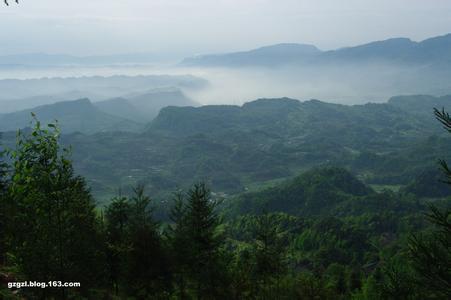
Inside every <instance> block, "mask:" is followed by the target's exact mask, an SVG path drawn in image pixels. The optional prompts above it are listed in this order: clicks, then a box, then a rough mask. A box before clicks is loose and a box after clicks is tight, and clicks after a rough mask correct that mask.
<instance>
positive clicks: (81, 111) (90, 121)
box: [0, 99, 142, 134]
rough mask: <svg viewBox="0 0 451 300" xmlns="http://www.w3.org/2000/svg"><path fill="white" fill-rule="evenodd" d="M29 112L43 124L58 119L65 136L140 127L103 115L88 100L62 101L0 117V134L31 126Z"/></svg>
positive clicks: (134, 129)
mask: <svg viewBox="0 0 451 300" xmlns="http://www.w3.org/2000/svg"><path fill="white" fill-rule="evenodd" d="M31 113H34V114H36V116H37V118H38V119H39V120H40V121H41V122H42V123H43V124H48V123H51V122H52V123H53V122H54V121H55V120H58V123H59V124H60V126H61V129H62V131H63V132H65V133H69V132H82V133H87V134H90V133H94V132H102V131H138V130H139V129H140V128H141V127H142V125H140V124H139V123H137V122H133V121H131V120H127V119H124V118H120V117H116V116H112V115H109V114H107V113H104V112H103V111H101V110H100V109H99V108H97V107H96V106H94V105H93V104H92V103H91V102H90V101H89V99H80V100H74V101H64V102H58V103H55V104H49V105H43V106H38V107H35V108H33V109H28V110H23V111H18V112H14V113H9V114H4V115H0V131H15V130H17V129H21V128H25V127H27V126H29V125H30V122H31V119H32V118H31Z"/></svg>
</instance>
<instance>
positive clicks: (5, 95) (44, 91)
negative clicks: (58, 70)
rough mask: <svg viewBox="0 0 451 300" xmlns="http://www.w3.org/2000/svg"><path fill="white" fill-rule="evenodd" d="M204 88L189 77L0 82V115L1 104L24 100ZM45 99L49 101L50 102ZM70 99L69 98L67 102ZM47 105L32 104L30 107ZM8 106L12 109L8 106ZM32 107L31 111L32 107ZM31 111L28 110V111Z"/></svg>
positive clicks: (98, 97)
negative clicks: (162, 89) (163, 89)
mask: <svg viewBox="0 0 451 300" xmlns="http://www.w3.org/2000/svg"><path fill="white" fill-rule="evenodd" d="M206 85H208V82H207V81H206V80H205V79H202V78H199V77H196V76H192V75H140V76H125V75H115V76H107V77H104V76H83V77H65V78H62V77H55V78H39V79H26V80H19V79H4V80H0V91H2V92H1V94H0V113H1V112H4V111H3V110H2V107H3V105H2V102H3V101H6V102H8V101H20V100H21V99H24V98H42V99H44V98H45V97H48V95H52V96H51V97H55V96H56V97H59V98H60V101H61V100H70V99H75V98H77V97H79V98H84V97H89V98H90V99H91V100H93V101H99V100H106V99H108V98H113V97H123V96H128V95H132V94H134V95H137V94H144V93H146V92H148V91H150V90H153V89H161V88H178V89H194V90H195V89H201V88H203V87H205V86H206ZM62 96H64V98H63V97H62ZM51 97H49V98H51ZM67 97H72V98H67ZM50 103H52V102H47V103H35V105H33V106H37V105H41V104H50ZM9 105H13V104H12V103H11V102H10V103H9ZM33 106H32V107H33ZM28 108H31V107H28Z"/></svg>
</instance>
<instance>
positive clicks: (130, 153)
mask: <svg viewBox="0 0 451 300" xmlns="http://www.w3.org/2000/svg"><path fill="white" fill-rule="evenodd" d="M449 104H451V97H432V96H402V97H394V98H392V99H390V100H389V101H388V102H387V103H384V104H365V105H354V106H346V105H339V104H332V103H325V102H321V101H318V100H310V101H305V102H300V101H298V100H293V99H287V98H282V99H260V100H256V101H252V102H249V103H246V104H244V105H243V106H230V105H229V106H224V105H215V106H203V107H197V108H195V107H166V108H163V109H162V110H161V112H160V114H159V115H158V116H157V118H155V120H154V121H152V122H151V123H149V124H148V125H147V127H146V129H145V130H144V131H143V132H137V133H133V132H118V131H109V132H101V133H95V134H93V135H87V134H80V133H72V134H66V135H63V137H62V141H63V142H64V143H65V144H67V145H71V146H72V148H73V158H74V165H75V169H76V171H77V172H78V173H79V174H81V175H83V176H85V177H86V178H87V179H88V182H89V183H90V185H91V187H92V189H93V192H94V194H95V195H96V197H99V198H101V199H105V198H107V197H109V196H112V195H114V194H115V193H116V192H117V189H118V187H123V188H126V187H128V186H130V185H131V184H134V183H136V182H143V183H146V184H147V185H148V188H149V191H150V192H151V193H152V194H153V195H154V196H157V197H159V196H162V195H164V194H167V193H168V194H170V193H172V192H173V190H174V189H176V188H178V187H187V186H189V185H190V184H192V182H196V181H206V182H207V183H208V184H209V186H210V187H211V188H212V190H213V191H214V192H215V193H225V194H229V195H230V194H236V193H240V192H243V191H246V190H254V189H256V188H260V187H261V186H262V185H263V186H265V185H270V186H271V185H273V183H274V181H278V180H282V179H287V178H291V177H294V176H296V175H298V174H300V173H301V172H303V171H305V170H307V169H309V168H312V167H316V166H324V165H334V166H341V167H346V168H348V169H349V170H351V171H352V172H353V173H354V174H356V175H358V176H359V178H360V179H362V180H363V181H364V182H365V183H367V184H372V185H377V186H381V187H392V188H395V189H398V188H400V187H401V186H404V185H407V184H409V183H411V182H412V181H414V180H416V178H417V177H418V176H421V174H423V173H425V172H428V171H430V170H435V169H436V166H435V164H436V161H437V160H438V159H439V158H446V157H448V149H449V147H451V141H450V140H449V139H448V138H447V136H446V132H443V130H442V129H441V126H440V124H439V123H438V122H436V121H435V120H434V115H433V108H434V107H437V108H442V107H444V108H445V109H449V108H450V107H451V105H449ZM37 116H38V118H40V117H41V116H40V114H39V113H38V114H37ZM99 120H101V119H99ZM43 121H45V118H43ZM92 121H98V120H97V119H96V118H92ZM61 126H62V127H63V129H64V126H67V125H66V124H65V123H64V122H63V120H61ZM14 139H15V134H14V133H12V132H11V133H5V134H4V140H5V143H9V144H11V143H12V141H13V140H14ZM8 141H10V142H8ZM426 186H429V185H426ZM425 193H426V194H428V193H432V194H433V193H434V192H433V191H425Z"/></svg>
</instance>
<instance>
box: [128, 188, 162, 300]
mask: <svg viewBox="0 0 451 300" xmlns="http://www.w3.org/2000/svg"><path fill="white" fill-rule="evenodd" d="M133 190H134V195H133V197H132V198H131V199H130V202H131V213H130V227H129V233H128V235H129V238H130V245H131V249H130V251H129V253H128V267H127V272H128V280H127V282H128V283H129V289H130V291H131V292H130V294H131V295H133V296H135V297H136V298H139V299H143V298H145V297H147V298H149V297H151V298H166V297H167V296H168V294H167V291H168V290H169V287H170V281H171V278H170V276H169V268H168V259H167V254H166V251H165V249H164V247H163V242H162V239H161V235H160V232H159V228H160V224H159V223H157V222H155V221H154V219H153V217H152V209H151V199H150V198H149V197H148V196H147V195H145V192H144V186H143V185H138V186H137V187H135V188H134V189H133Z"/></svg>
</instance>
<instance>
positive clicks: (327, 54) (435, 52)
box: [181, 34, 451, 67]
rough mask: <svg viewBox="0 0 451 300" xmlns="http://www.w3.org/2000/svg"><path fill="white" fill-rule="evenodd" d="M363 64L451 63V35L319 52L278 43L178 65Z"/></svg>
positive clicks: (302, 46)
mask: <svg viewBox="0 0 451 300" xmlns="http://www.w3.org/2000/svg"><path fill="white" fill-rule="evenodd" d="M362 62H365V63H371V62H376V63H377V62H389V63H401V64H414V65H416V64H428V63H437V62H446V63H450V62H451V34H448V35H444V36H438V37H433V38H430V39H426V40H424V41H421V42H414V41H412V40H410V39H408V38H393V39H388V40H384V41H376V42H372V43H368V44H364V45H359V46H354V47H346V48H341V49H337V50H331V51H321V50H319V49H318V48H316V47H315V46H312V45H304V44H278V45H272V46H266V47H262V48H258V49H254V50H250V51H243V52H235V53H227V54H214V55H201V56H197V57H190V58H185V59H184V60H183V61H182V62H181V65H183V66H203V67H205V66H220V67H243V66H282V65H288V64H331V63H362Z"/></svg>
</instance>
